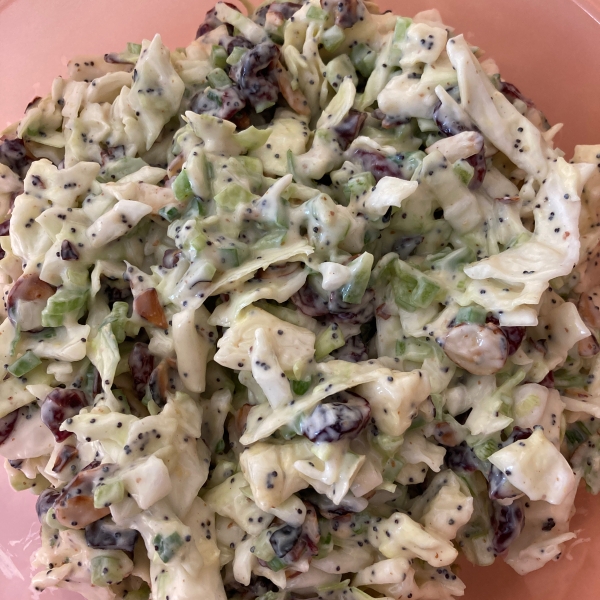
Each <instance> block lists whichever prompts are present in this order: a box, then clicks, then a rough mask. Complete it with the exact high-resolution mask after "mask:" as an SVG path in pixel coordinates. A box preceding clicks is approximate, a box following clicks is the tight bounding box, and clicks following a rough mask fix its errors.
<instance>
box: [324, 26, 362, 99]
mask: <svg viewBox="0 0 600 600" xmlns="http://www.w3.org/2000/svg"><path fill="white" fill-rule="evenodd" d="M332 29H333V28H332ZM325 77H326V78H327V81H328V82H329V85H331V87H333V88H337V87H338V86H339V85H340V83H341V82H342V81H343V80H344V78H346V77H352V81H354V85H358V76H357V75H356V69H355V68H354V65H353V64H352V61H351V60H350V57H349V56H348V55H347V54H340V55H339V56H336V57H335V58H334V59H333V60H330V61H329V62H328V63H327V67H326V68H325Z"/></svg>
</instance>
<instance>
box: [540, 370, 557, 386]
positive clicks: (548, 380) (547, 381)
mask: <svg viewBox="0 0 600 600" xmlns="http://www.w3.org/2000/svg"><path fill="white" fill-rule="evenodd" d="M539 385H543V386H544V387H547V388H550V389H553V388H554V371H548V373H547V374H546V377H544V379H542V380H541V381H540V382H539Z"/></svg>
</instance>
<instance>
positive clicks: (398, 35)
mask: <svg viewBox="0 0 600 600" xmlns="http://www.w3.org/2000/svg"><path fill="white" fill-rule="evenodd" d="M411 23H412V19H409V18H407V17H398V18H397V19H396V26H395V27H394V35H393V36H392V48H391V51H390V58H389V60H390V63H391V64H393V65H397V64H398V62H399V61H400V58H401V57H402V48H401V46H402V42H404V40H405V38H406V31H407V30H408V28H409V27H410V25H411Z"/></svg>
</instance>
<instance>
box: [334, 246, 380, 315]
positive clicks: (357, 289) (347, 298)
mask: <svg viewBox="0 0 600 600" xmlns="http://www.w3.org/2000/svg"><path fill="white" fill-rule="evenodd" d="M348 267H349V268H350V270H351V271H352V279H350V281H349V282H348V283H347V284H346V285H344V286H343V287H342V290H341V291H342V299H343V300H344V302H348V303H349V304H359V303H360V302H361V301H362V298H363V296H364V295H365V291H366V290H367V286H368V285H369V279H370V278H371V269H372V268H373V255H372V254H369V253H368V252H363V253H362V254H361V255H360V256H359V257H358V258H355V259H354V260H353V261H352V262H351V263H349V264H348Z"/></svg>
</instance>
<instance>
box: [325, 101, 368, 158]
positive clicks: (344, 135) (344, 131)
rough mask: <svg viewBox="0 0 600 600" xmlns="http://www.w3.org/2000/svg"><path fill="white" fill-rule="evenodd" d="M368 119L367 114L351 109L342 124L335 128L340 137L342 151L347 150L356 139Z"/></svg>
mask: <svg viewBox="0 0 600 600" xmlns="http://www.w3.org/2000/svg"><path fill="white" fill-rule="evenodd" d="M366 118H367V113H365V112H360V111H358V110H354V109H350V111H349V112H348V114H347V115H346V116H345V117H344V118H343V119H342V120H341V122H340V123H339V124H338V125H336V126H335V127H334V128H333V131H334V133H335V134H336V135H337V137H338V142H339V144H340V147H341V148H342V150H346V149H347V148H348V146H349V145H350V144H351V143H352V142H353V141H354V140H355V139H356V137H357V136H358V134H359V132H360V130H361V129H362V126H363V125H364V123H365V120H366Z"/></svg>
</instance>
